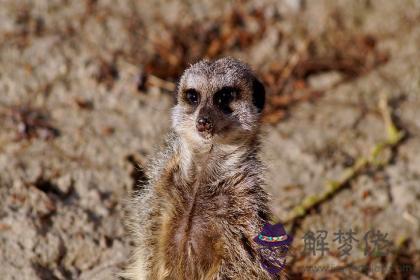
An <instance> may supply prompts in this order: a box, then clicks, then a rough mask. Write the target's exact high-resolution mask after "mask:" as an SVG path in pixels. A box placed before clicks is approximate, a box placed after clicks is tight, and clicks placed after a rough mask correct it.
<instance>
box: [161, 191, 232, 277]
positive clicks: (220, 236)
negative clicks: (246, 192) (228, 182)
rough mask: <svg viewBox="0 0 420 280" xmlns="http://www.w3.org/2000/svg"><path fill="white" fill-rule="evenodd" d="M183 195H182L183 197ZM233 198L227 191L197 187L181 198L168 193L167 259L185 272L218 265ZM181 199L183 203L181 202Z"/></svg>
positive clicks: (195, 272)
mask: <svg viewBox="0 0 420 280" xmlns="http://www.w3.org/2000/svg"><path fill="white" fill-rule="evenodd" d="M181 197H182V198H181ZM233 199H234V198H233V197H232V196H231V194H228V193H223V192H222V193H219V194H217V195H214V194H209V193H208V192H205V191H200V190H199V189H198V190H196V193H184V194H183V195H180V196H179V197H178V198H175V197H173V196H172V197H170V198H169V197H168V200H169V201H167V203H168V204H167V205H166V209H164V210H163V213H162V215H163V219H164V221H163V224H164V225H163V227H164V228H165V229H166V230H164V231H162V233H163V236H162V237H161V238H163V240H165V242H164V244H162V246H163V247H165V248H162V249H164V252H166V253H165V258H166V262H167V264H168V265H169V266H171V267H172V269H174V268H176V267H177V269H178V270H179V269H181V270H182V271H183V273H184V274H185V275H184V276H185V277H187V276H189V277H191V276H193V275H202V274H203V273H206V271H210V270H212V268H215V267H217V266H218V264H219V263H220V262H221V260H222V258H223V255H224V252H223V250H224V248H225V242H227V238H226V235H225V232H226V227H229V225H230V224H231V221H230V219H229V215H228V213H230V212H232V211H233V209H231V207H232V205H233V204H232V203H231V201H232V200H233ZM181 201H182V203H180V202H181Z"/></svg>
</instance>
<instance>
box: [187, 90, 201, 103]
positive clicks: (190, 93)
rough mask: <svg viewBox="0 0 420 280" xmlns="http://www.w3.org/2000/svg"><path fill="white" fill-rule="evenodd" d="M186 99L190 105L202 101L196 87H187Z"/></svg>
mask: <svg viewBox="0 0 420 280" xmlns="http://www.w3.org/2000/svg"><path fill="white" fill-rule="evenodd" d="M185 100H186V101H187V103H189V104H190V105H197V104H198V102H199V101H200V94H199V93H198V91H196V90H195V89H187V90H186V91H185Z"/></svg>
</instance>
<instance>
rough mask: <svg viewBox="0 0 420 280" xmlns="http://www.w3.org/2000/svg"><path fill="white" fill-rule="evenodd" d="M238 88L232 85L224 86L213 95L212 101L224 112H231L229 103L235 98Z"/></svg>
mask: <svg viewBox="0 0 420 280" xmlns="http://www.w3.org/2000/svg"><path fill="white" fill-rule="evenodd" d="M237 92H238V90H237V89H236V88H233V87H224V88H222V89H221V90H219V91H218V92H216V94H215V95H214V103H215V104H216V105H217V106H218V107H219V108H220V109H221V110H222V111H223V112H225V113H232V109H231V108H230V107H229V104H230V103H231V102H232V101H233V100H235V98H236V96H237Z"/></svg>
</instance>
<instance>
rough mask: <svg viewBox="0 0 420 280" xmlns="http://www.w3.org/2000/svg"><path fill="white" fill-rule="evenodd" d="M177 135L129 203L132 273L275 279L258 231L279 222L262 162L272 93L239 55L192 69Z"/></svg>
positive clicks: (180, 97) (183, 89)
mask: <svg viewBox="0 0 420 280" xmlns="http://www.w3.org/2000/svg"><path fill="white" fill-rule="evenodd" d="M176 100H177V101H176V105H175V106H174V108H173V110H172V132H171V133H170V134H169V137H168V139H167V143H166V148H165V149H164V151H163V152H161V153H160V154H159V156H157V158H156V159H155V160H154V161H153V163H152V164H151V166H150V167H149V169H148V172H147V177H148V181H147V183H145V184H144V186H142V188H141V190H139V191H136V192H134V193H133V196H132V198H131V201H130V203H129V206H128V212H129V215H128V226H129V228H130V231H131V233H132V237H133V243H134V247H135V248H134V252H133V257H132V262H131V264H130V265H129V267H128V268H127V269H126V270H125V272H124V273H123V275H124V277H125V278H128V279H133V280H134V279H135V280H140V279H203V280H204V279H205V280H207V279H208V280H213V279H215V280H216V279H217V280H219V279H220V280H222V279H273V276H272V275H270V274H269V273H268V272H266V271H265V270H264V269H263V268H262V267H261V264H260V261H259V258H260V257H259V255H258V249H257V245H256V244H255V243H254V241H253V238H254V237H255V236H256V235H257V234H258V232H259V230H260V229H261V227H262V226H263V224H264V223H266V222H268V221H269V218H270V215H271V213H270V211H269V207H268V196H267V193H266V192H265V191H264V190H263V188H262V185H263V180H262V178H261V177H262V176H261V173H262V170H263V166H262V164H261V162H260V161H259V159H258V151H259V130H260V128H259V127H260V115H261V111H262V109H263V107H264V103H265V90H264V86H263V85H262V83H261V82H260V81H259V80H258V79H257V78H256V76H255V74H254V73H253V71H252V70H251V69H250V67H249V66H248V65H246V64H244V63H242V62H240V61H238V60H236V59H233V58H222V59H219V60H215V61H208V60H203V61H200V62H198V63H196V64H193V65H192V66H190V67H189V68H188V69H186V70H185V72H184V73H183V75H182V76H181V78H180V81H179V83H178V86H177V90H176Z"/></svg>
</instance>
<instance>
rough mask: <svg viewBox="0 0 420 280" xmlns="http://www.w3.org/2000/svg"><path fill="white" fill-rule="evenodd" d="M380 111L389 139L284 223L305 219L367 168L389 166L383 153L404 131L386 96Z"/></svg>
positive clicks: (333, 181) (293, 213)
mask: <svg viewBox="0 0 420 280" xmlns="http://www.w3.org/2000/svg"><path fill="white" fill-rule="evenodd" d="M379 109H380V110H381V113H382V117H383V119H384V122H385V127H386V134H387V139H386V140H384V141H382V142H380V143H378V144H376V145H375V146H374V147H373V148H372V150H371V152H370V154H369V156H367V157H364V156H362V157H360V158H359V159H357V160H356V161H355V164H354V165H353V166H351V167H349V168H347V169H346V170H345V171H344V172H343V174H342V176H341V177H340V178H339V179H338V180H330V181H328V182H327V183H326V186H325V190H324V191H323V192H322V193H320V194H318V195H310V196H308V197H306V198H305V199H304V200H303V202H302V203H301V204H299V205H297V206H296V207H295V208H294V209H293V210H292V211H291V213H290V215H289V217H288V218H287V219H286V220H285V221H283V222H284V223H291V222H293V221H295V220H296V219H298V218H302V217H304V216H305V215H306V214H307V213H308V211H309V210H311V209H313V208H314V207H316V206H318V205H320V204H321V203H323V202H325V201H326V200H327V199H328V198H330V197H332V196H333V195H335V194H336V193H337V192H338V191H340V190H341V189H343V188H344V187H345V186H346V185H347V184H348V183H349V182H350V181H351V180H353V179H354V178H355V177H357V176H358V175H359V174H361V173H362V172H363V171H364V170H365V169H366V168H367V167H369V166H373V167H381V166H383V165H385V164H387V161H380V156H381V155H382V153H383V152H384V151H385V150H386V149H388V148H393V147H395V146H396V145H398V144H399V143H400V142H401V141H402V139H403V137H404V134H405V133H404V131H402V130H399V129H398V128H397V127H396V125H395V124H394V122H393V121H392V115H391V112H390V109H389V106H388V102H387V99H386V97H385V95H381V98H380V101H379Z"/></svg>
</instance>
